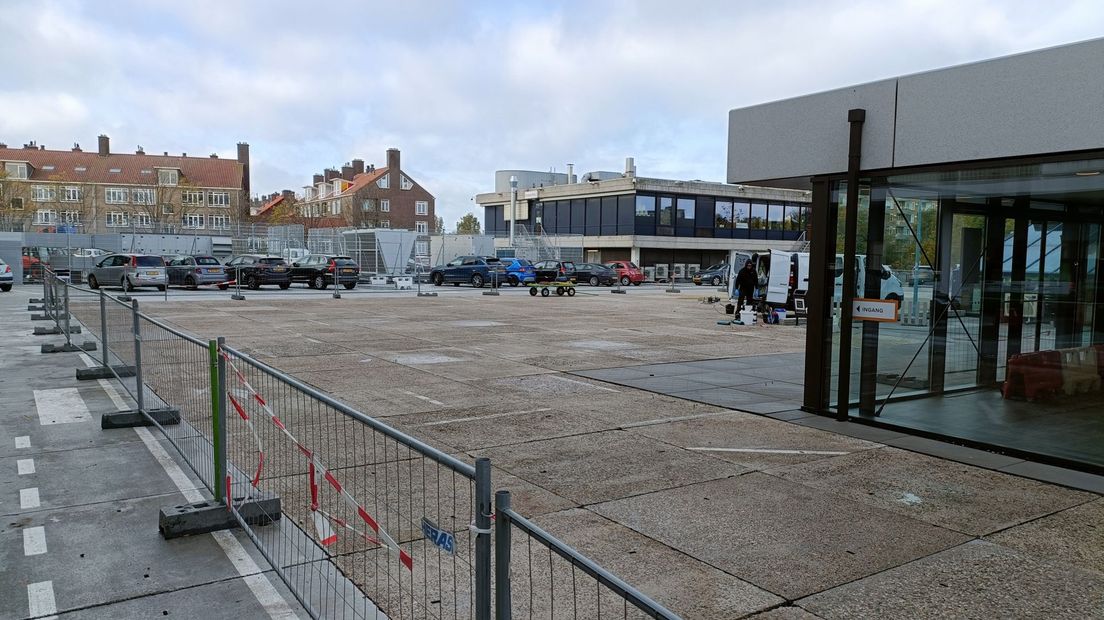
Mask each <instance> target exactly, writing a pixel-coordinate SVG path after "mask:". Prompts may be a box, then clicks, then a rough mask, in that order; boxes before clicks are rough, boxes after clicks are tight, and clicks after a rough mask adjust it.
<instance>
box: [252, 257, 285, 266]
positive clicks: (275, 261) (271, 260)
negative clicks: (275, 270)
mask: <svg viewBox="0 0 1104 620" xmlns="http://www.w3.org/2000/svg"><path fill="white" fill-rule="evenodd" d="M257 262H258V263H264V264H266V265H282V264H284V259H282V258H280V257H278V256H273V257H265V258H262V259H260V260H258V261H257Z"/></svg>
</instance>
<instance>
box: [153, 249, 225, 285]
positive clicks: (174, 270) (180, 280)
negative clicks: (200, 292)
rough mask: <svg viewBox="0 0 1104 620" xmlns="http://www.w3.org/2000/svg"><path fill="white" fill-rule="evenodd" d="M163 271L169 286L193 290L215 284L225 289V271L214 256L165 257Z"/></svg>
mask: <svg viewBox="0 0 1104 620" xmlns="http://www.w3.org/2000/svg"><path fill="white" fill-rule="evenodd" d="M165 270H166V271H167V272H168V275H169V286H175V285H181V286H186V287H188V288H195V287H197V286H201V285H204V284H217V285H219V288H221V289H224V290H225V289H226V288H227V286H228V285H226V284H225V282H226V280H227V278H226V270H225V269H224V268H223V266H222V263H220V262H219V260H218V259H217V258H215V257H214V256H183V255H172V256H166V257H165Z"/></svg>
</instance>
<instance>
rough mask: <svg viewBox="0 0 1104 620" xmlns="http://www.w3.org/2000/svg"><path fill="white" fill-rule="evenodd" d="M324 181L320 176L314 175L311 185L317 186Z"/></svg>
mask: <svg viewBox="0 0 1104 620" xmlns="http://www.w3.org/2000/svg"><path fill="white" fill-rule="evenodd" d="M324 180H325V178H323V176H322V175H320V174H316V175H314V180H312V181H311V185H318V184H319V183H321V182H322V181H324Z"/></svg>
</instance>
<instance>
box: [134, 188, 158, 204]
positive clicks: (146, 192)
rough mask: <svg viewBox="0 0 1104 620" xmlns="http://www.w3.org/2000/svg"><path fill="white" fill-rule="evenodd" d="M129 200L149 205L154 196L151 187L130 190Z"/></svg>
mask: <svg viewBox="0 0 1104 620" xmlns="http://www.w3.org/2000/svg"><path fill="white" fill-rule="evenodd" d="M130 200H131V201H132V202H133V203H134V204H136V205H151V204H153V203H154V202H155V201H156V198H155V197H154V195H153V190H152V189H134V190H131V191H130Z"/></svg>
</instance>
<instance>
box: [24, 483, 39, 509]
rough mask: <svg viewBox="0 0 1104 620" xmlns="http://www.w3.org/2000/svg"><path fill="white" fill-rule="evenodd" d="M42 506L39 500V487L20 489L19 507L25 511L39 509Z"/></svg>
mask: <svg viewBox="0 0 1104 620" xmlns="http://www.w3.org/2000/svg"><path fill="white" fill-rule="evenodd" d="M40 505H41V504H40V503H39V500H38V487H31V488H29V489H19V507H20V508H22V509H23V510H30V509H31V508H38V507H39V506H40Z"/></svg>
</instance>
